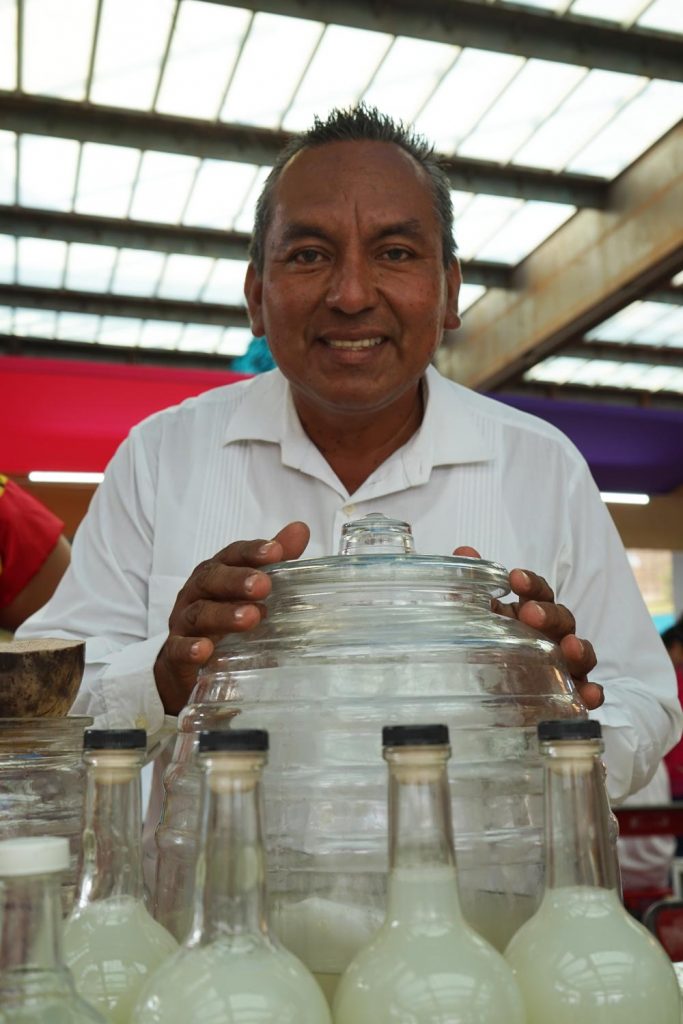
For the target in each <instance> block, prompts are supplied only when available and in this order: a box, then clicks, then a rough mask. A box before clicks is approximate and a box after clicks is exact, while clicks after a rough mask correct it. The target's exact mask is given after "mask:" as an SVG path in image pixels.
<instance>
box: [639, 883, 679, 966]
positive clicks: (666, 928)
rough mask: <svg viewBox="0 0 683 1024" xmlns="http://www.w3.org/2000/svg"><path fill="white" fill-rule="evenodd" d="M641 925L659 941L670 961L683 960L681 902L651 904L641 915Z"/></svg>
mask: <svg viewBox="0 0 683 1024" xmlns="http://www.w3.org/2000/svg"><path fill="white" fill-rule="evenodd" d="M643 924H644V925H645V927H646V928H647V929H648V930H649V931H651V932H652V934H653V935H654V936H655V937H656V938H657V939H659V941H660V942H661V944H662V946H663V947H664V949H665V950H666V952H667V953H668V954H669V957H670V959H671V960H674V961H677V960H683V900H677V899H673V898H672V899H666V900H658V901H657V902H656V903H652V904H651V905H650V906H649V907H648V908H647V910H646V911H645V913H644V914H643Z"/></svg>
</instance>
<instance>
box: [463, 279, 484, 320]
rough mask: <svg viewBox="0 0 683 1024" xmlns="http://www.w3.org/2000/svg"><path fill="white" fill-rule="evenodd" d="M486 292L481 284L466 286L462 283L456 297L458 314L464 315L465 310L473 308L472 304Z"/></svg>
mask: <svg viewBox="0 0 683 1024" xmlns="http://www.w3.org/2000/svg"><path fill="white" fill-rule="evenodd" d="M485 292H486V288H485V287H484V285H483V284H467V283H466V282H463V283H462V284H461V285H460V294H459V296H458V312H459V313H464V312H465V310H466V309H469V307H470V306H473V305H474V303H475V302H476V301H477V300H478V299H480V298H481V297H482V295H483V294H484V293H485Z"/></svg>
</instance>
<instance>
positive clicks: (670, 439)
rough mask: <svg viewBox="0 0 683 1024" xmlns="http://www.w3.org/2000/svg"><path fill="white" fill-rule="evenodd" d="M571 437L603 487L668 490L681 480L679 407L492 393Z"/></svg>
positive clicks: (682, 417)
mask: <svg viewBox="0 0 683 1024" xmlns="http://www.w3.org/2000/svg"><path fill="white" fill-rule="evenodd" d="M491 397H492V398H496V399H497V400H498V401H500V402H505V404H506V405H511V406H514V407H515V408H516V409H521V410H522V411H523V412H528V413H531V414H532V415H533V416H538V417H539V418H540V419H543V420H546V421H547V422H548V423H552V424H553V425H554V426H556V427H557V428H558V429H559V430H561V431H562V432H563V433H564V434H566V435H567V437H569V438H570V439H571V440H572V441H573V442H574V444H575V445H576V447H577V448H578V449H579V451H580V452H581V454H582V455H583V457H584V458H585V459H586V461H587V462H588V465H589V466H590V468H591V471H592V473H593V476H594V478H595V481H596V483H597V485H598V487H599V488H600V490H602V491H630V492H643V493H645V494H668V493H669V492H670V491H673V490H675V488H676V487H678V486H680V485H681V484H683V411H678V410H675V409H647V408H640V407H637V406H618V405H602V404H599V403H597V402H570V401H564V400H562V399H557V400H556V399H550V398H538V397H534V396H526V395H511V394H510V395H508V394H505V392H496V393H495V394H492V395H491Z"/></svg>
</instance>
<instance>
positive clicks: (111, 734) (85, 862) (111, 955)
mask: <svg viewBox="0 0 683 1024" xmlns="http://www.w3.org/2000/svg"><path fill="white" fill-rule="evenodd" d="M146 743H147V737H146V734H145V731H144V729H111V730H109V729H89V730H87V731H86V732H85V734H84V738H83V748H84V749H83V760H84V762H85V766H86V797H85V813H84V829H83V842H82V854H81V865H80V871H79V877H78V884H77V892H76V903H75V906H74V909H73V910H72V912H71V914H70V916H69V917H68V919H67V921H66V923H65V925H64V952H65V958H66V962H67V964H68V966H69V968H70V969H71V972H72V974H73V976H74V980H75V982H76V987H77V989H78V991H79V992H80V993H81V995H82V996H83V997H84V998H85V999H87V1000H88V1001H89V1002H90V1003H92V1004H93V1005H94V1006H97V1008H98V1009H99V1010H100V1012H101V1013H102V1014H103V1015H104V1016H105V1018H106V1019H107V1020H109V1021H111V1022H112V1024H128V1021H129V1019H130V1014H131V1011H132V1008H133V1005H134V1003H135V1000H136V999H137V996H138V992H139V991H140V988H141V987H142V985H143V984H144V982H145V981H146V980H147V978H148V977H149V975H150V974H151V973H152V972H153V971H154V970H155V969H156V968H157V967H158V966H159V965H160V964H161V963H162V962H163V961H164V960H165V959H167V957H169V956H170V955H171V953H173V952H175V950H176V949H177V948H178V946H177V943H176V941H175V939H174V938H173V937H172V936H171V935H169V934H168V932H167V931H166V929H165V928H163V927H162V926H161V925H160V924H158V923H157V922H156V921H155V920H154V919H153V917H152V916H151V914H149V913H148V911H147V909H146V907H145V903H144V890H143V880H142V834H141V832H142V814H141V782H140V770H141V768H142V763H143V760H144V756H145V751H146Z"/></svg>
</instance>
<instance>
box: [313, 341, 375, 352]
mask: <svg viewBox="0 0 683 1024" xmlns="http://www.w3.org/2000/svg"><path fill="white" fill-rule="evenodd" d="M382 340H383V339H382V338H360V339H359V340H358V341H341V340H335V341H328V342H327V344H328V345H329V346H330V348H344V349H350V350H351V351H352V352H353V351H355V350H356V349H360V348H374V347H375V345H381V344H382Z"/></svg>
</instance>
